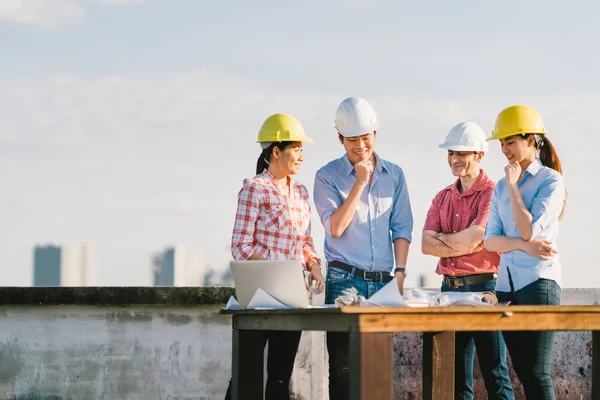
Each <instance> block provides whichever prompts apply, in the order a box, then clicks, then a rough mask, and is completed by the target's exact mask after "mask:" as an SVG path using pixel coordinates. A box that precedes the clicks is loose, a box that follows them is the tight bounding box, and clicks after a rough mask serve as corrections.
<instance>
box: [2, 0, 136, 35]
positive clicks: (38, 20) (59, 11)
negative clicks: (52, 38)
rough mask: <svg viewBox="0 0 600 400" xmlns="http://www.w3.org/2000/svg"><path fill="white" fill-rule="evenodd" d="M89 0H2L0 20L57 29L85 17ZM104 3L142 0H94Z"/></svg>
mask: <svg viewBox="0 0 600 400" xmlns="http://www.w3.org/2000/svg"><path fill="white" fill-rule="evenodd" d="M89 1H90V0H2V1H0V20H5V21H11V22H16V23H19V24H24V25H31V26H37V27H39V28H45V29H58V28H61V27H64V26H68V25H73V24H77V23H80V22H82V21H83V20H84V18H85V14H86V11H85V3H86V2H89ZM95 1H97V2H98V3H101V4H106V5H114V6H120V5H130V4H140V3H142V2H143V1H144V0H95Z"/></svg>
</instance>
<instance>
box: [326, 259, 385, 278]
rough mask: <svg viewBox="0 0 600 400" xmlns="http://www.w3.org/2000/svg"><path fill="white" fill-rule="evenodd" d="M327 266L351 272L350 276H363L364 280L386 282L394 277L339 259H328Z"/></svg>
mask: <svg viewBox="0 0 600 400" xmlns="http://www.w3.org/2000/svg"><path fill="white" fill-rule="evenodd" d="M327 266H331V267H334V268H338V269H341V270H344V271H346V272H350V274H352V276H358V277H360V278H363V279H364V280H365V281H373V282H384V283H386V282H389V281H391V280H392V279H394V278H393V277H392V276H391V275H390V274H389V273H387V272H376V271H365V270H364V269H360V268H357V267H353V266H352V265H348V264H346V263H343V262H340V261H330V262H328V263H327Z"/></svg>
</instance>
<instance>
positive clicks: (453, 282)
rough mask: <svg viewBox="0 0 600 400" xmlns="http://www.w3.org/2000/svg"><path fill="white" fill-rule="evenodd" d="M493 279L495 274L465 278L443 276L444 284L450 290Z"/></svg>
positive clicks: (467, 276)
mask: <svg viewBox="0 0 600 400" xmlns="http://www.w3.org/2000/svg"><path fill="white" fill-rule="evenodd" d="M493 279H496V275H495V274H477V275H466V276H448V275H444V284H445V285H447V286H448V287H449V288H451V289H457V288H461V287H464V286H470V285H477V284H478V283H485V282H489V281H491V280H493Z"/></svg>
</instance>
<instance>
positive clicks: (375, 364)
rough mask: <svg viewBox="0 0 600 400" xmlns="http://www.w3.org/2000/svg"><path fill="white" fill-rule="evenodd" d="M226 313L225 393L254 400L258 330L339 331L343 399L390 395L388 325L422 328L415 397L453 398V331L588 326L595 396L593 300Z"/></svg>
mask: <svg viewBox="0 0 600 400" xmlns="http://www.w3.org/2000/svg"><path fill="white" fill-rule="evenodd" d="M223 313H225V314H232V315H233V371H232V378H233V385H232V389H233V392H232V393H233V398H234V399H242V398H243V399H244V400H247V399H250V400H252V399H262V393H263V368H262V367H263V348H262V347H261V346H258V345H257V343H260V341H261V338H262V335H263V331H265V330H282V331H329V332H347V333H348V336H349V348H348V352H349V356H350V365H349V366H350V385H351V388H350V389H351V390H350V393H351V400H355V399H370V400H379V399H386V400H389V399H393V397H394V395H393V382H394V367H393V357H394V349H393V344H392V334H393V333H394V332H423V399H435V400H441V399H444V400H446V399H453V398H454V332H456V331H489V330H505V331H518V330H529V331H542V330H554V331H592V346H593V349H594V350H593V356H592V399H593V400H600V351H599V350H596V349H600V306H510V307H430V308H405V307H344V308H340V309H325V308H313V309H292V310H239V311H226V310H223Z"/></svg>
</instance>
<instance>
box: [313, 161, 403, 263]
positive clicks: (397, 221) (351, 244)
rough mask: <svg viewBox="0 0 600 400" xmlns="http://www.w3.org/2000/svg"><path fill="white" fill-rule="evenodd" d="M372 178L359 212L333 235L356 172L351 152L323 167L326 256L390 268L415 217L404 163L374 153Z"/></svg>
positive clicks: (319, 202)
mask: <svg viewBox="0 0 600 400" xmlns="http://www.w3.org/2000/svg"><path fill="white" fill-rule="evenodd" d="M374 156H375V159H376V165H375V170H374V171H373V176H372V178H371V184H370V185H368V186H367V187H366V188H365V190H364V191H363V193H362V195H361V197H360V201H359V203H358V206H357V208H356V212H355V214H354V218H353V219H352V221H351V222H350V225H348V227H347V228H346V230H345V231H344V233H343V234H342V235H341V236H340V237H339V238H334V237H333V236H331V215H332V214H333V212H334V211H335V210H337V209H338V208H339V207H340V206H341V205H342V203H343V202H344V200H346V198H347V197H348V194H349V193H350V190H351V189H352V186H354V182H355V181H356V172H355V171H354V166H353V165H352V163H351V162H350V160H349V159H348V156H347V155H346V154H345V155H344V156H343V157H341V158H339V159H337V160H333V161H331V162H330V163H329V164H327V165H325V166H324V167H322V168H321V169H319V170H318V171H317V175H316V177H315V187H314V201H315V206H316V208H317V212H318V213H319V217H320V218H321V223H322V224H323V227H324V228H325V258H326V259H327V261H341V262H344V263H346V264H350V265H352V266H355V267H358V268H361V269H364V270H367V271H385V272H390V271H391V270H392V268H393V267H394V252H393V247H392V242H393V241H394V240H395V239H397V238H404V239H406V240H408V241H409V242H410V241H411V239H412V237H411V234H412V228H413V217H412V211H411V208H410V200H409V197H408V188H407V186H406V180H405V178H404V172H402V169H401V168H400V167H399V166H398V165H396V164H393V163H391V162H388V161H385V160H383V159H381V158H380V157H379V156H378V155H377V154H375V153H374Z"/></svg>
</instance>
